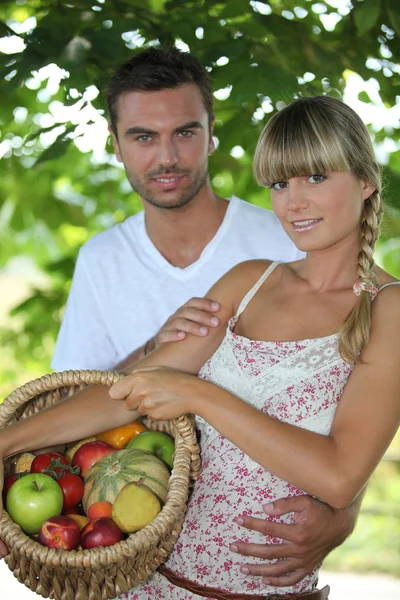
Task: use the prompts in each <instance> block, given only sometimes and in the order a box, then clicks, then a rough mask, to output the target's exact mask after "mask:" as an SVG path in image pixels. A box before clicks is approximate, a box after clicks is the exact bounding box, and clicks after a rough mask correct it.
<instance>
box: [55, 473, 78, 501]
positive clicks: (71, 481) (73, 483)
mask: <svg viewBox="0 0 400 600" xmlns="http://www.w3.org/2000/svg"><path fill="white" fill-rule="evenodd" d="M57 483H58V485H59V486H60V488H61V490H62V493H63V496H64V504H63V510H66V509H67V508H72V507H73V506H76V505H77V504H79V502H80V501H81V500H82V496H83V491H84V485H83V481H82V479H81V478H80V477H79V475H75V474H74V473H66V474H65V475H61V477H59V478H58V479H57Z"/></svg>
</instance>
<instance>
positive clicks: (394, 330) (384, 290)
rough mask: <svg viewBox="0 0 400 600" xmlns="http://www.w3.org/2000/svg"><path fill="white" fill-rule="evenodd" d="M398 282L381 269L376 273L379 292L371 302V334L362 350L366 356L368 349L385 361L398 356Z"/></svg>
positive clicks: (399, 290)
mask: <svg viewBox="0 0 400 600" xmlns="http://www.w3.org/2000/svg"><path fill="white" fill-rule="evenodd" d="M399 283H400V282H399V280H398V279H396V278H395V277H393V276H391V275H389V274H388V273H386V272H385V271H383V270H380V272H379V273H378V289H379V293H378V295H377V297H376V298H375V300H374V301H373V303H372V315H371V316H372V320H371V335H370V341H369V344H368V345H367V347H366V348H365V351H364V355H366V356H367V357H368V356H369V352H370V351H374V352H376V353H377V354H379V355H380V356H381V358H383V359H384V360H385V362H390V361H391V360H393V359H395V360H396V361H397V360H398V359H399V358H400V336H399V334H398V332H399V331H400V284H399ZM392 284H396V285H392ZM371 356H372V355H371Z"/></svg>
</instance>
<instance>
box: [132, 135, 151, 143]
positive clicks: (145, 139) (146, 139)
mask: <svg viewBox="0 0 400 600" xmlns="http://www.w3.org/2000/svg"><path fill="white" fill-rule="evenodd" d="M151 139H152V137H151V135H139V136H138V137H137V138H136V141H137V142H149V141H150V140H151Z"/></svg>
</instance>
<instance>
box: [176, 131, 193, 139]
mask: <svg viewBox="0 0 400 600" xmlns="http://www.w3.org/2000/svg"><path fill="white" fill-rule="evenodd" d="M178 135H179V137H183V138H191V137H193V136H194V133H193V131H190V130H189V129H185V130H184V131H178Z"/></svg>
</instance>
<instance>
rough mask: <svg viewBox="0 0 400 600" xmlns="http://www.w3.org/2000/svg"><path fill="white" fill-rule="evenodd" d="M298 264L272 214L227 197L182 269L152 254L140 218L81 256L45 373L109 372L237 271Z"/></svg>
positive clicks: (102, 236)
mask: <svg viewBox="0 0 400 600" xmlns="http://www.w3.org/2000/svg"><path fill="white" fill-rule="evenodd" d="M301 256H303V254H302V253H301V252H300V251H299V250H297V248H296V247H295V246H294V245H293V243H292V242H291V240H290V239H289V237H288V236H287V235H286V233H285V232H284V230H283V229H282V226H281V224H280V223H279V221H278V219H277V217H276V216H275V215H274V213H272V212H271V211H269V210H265V209H264V208H260V207H259V206H255V205H253V204H249V203H248V202H244V201H243V200H239V198H236V197H235V196H233V197H232V198H231V199H230V202H229V204H228V208H227V211H226V213H225V218H224V220H223V222H222V224H221V226H220V228H219V229H218V231H217V233H216V234H215V236H214V237H213V239H212V240H211V241H210V242H209V244H207V246H206V247H205V248H204V250H203V252H202V253H201V256H200V258H199V259H198V260H197V261H196V262H195V263H193V264H191V265H189V266H188V267H186V268H184V269H181V268H179V267H174V266H173V265H171V264H170V263H169V262H168V261H167V260H166V259H165V258H164V257H163V256H162V255H161V254H160V252H159V251H158V250H157V248H156V247H155V246H154V244H153V243H152V241H151V240H150V238H149V236H148V235H147V232H146V227H145V221H144V212H143V211H141V212H139V213H137V214H136V215H134V216H132V217H129V218H128V219H126V220H125V221H124V222H123V223H120V224H118V225H115V226H114V227H112V228H110V229H108V230H107V231H103V232H101V233H99V234H97V235H95V236H94V237H92V238H91V239H90V240H89V241H88V242H87V243H86V244H85V245H84V246H83V247H82V248H81V250H80V252H79V256H78V260H77V263H76V267H75V273H74V277H73V280H72V286H71V291H70V294H69V297H68V302H67V305H66V309H65V314H64V319H63V322H62V325H61V329H60V333H59V335H58V339H57V344H56V350H55V354H54V357H53V361H52V367H53V369H55V370H57V371H63V370H66V369H102V370H107V369H113V368H114V367H115V365H116V364H117V363H118V362H119V361H121V360H123V359H124V358H125V357H126V356H127V355H128V354H130V353H131V352H132V351H133V350H136V348H138V347H140V346H142V345H143V344H144V343H145V342H146V341H147V340H148V339H149V338H151V337H152V336H153V335H154V334H155V333H157V331H158V330H159V329H160V327H161V326H162V325H163V324H164V323H165V321H166V320H167V319H168V317H169V316H170V315H171V314H172V313H174V312H175V311H176V310H177V308H179V307H180V306H182V304H184V303H185V302H187V300H189V299H190V298H192V297H193V296H198V297H201V296H204V295H205V294H206V293H207V291H208V290H209V289H210V288H211V287H212V285H213V284H214V283H215V282H216V281H217V280H218V279H219V278H220V277H222V275H224V274H225V273H226V272H227V271H229V269H231V268H232V267H234V266H235V265H237V264H238V263H240V262H243V261H245V260H249V259H257V258H268V259H271V260H283V261H286V262H289V261H292V260H296V259H298V258H300V257H301Z"/></svg>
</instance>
